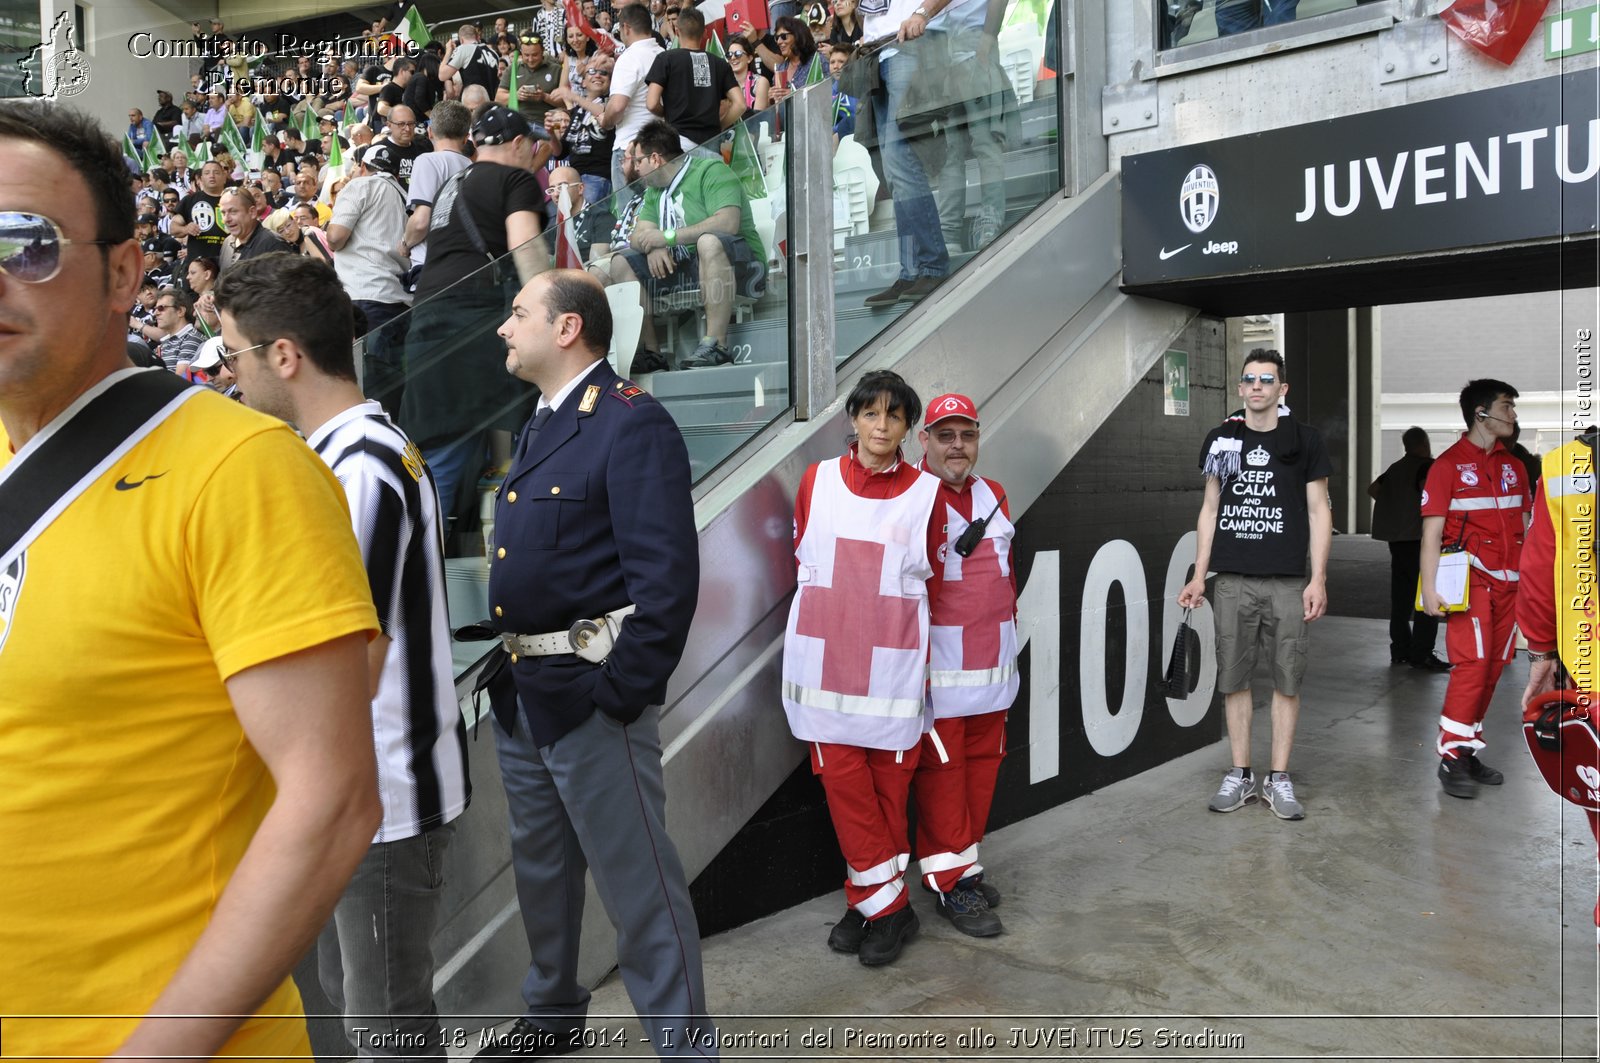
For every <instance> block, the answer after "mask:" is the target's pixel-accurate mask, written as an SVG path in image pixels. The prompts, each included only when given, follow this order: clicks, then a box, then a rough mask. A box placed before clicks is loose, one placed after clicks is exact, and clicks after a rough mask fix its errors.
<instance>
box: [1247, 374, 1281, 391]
mask: <svg viewBox="0 0 1600 1063" xmlns="http://www.w3.org/2000/svg"><path fill="white" fill-rule="evenodd" d="M1258 380H1259V381H1261V383H1263V384H1265V385H1266V386H1267V387H1269V388H1270V387H1271V386H1272V385H1274V384H1276V383H1277V382H1278V378H1277V377H1276V376H1274V375H1273V374H1272V373H1259V374H1258V373H1245V374H1244V375H1243V376H1241V377H1240V378H1239V383H1241V384H1254V383H1255V382H1256V381H1258Z"/></svg>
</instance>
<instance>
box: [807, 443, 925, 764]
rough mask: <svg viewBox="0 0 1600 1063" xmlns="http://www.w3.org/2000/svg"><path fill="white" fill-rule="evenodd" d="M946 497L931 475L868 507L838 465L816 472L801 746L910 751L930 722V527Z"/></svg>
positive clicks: (810, 528) (809, 547)
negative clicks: (938, 504)
mask: <svg viewBox="0 0 1600 1063" xmlns="http://www.w3.org/2000/svg"><path fill="white" fill-rule="evenodd" d="M938 490H939V481H938V480H937V479H936V478H934V477H933V476H930V475H928V474H927V473H924V474H923V475H922V476H921V478H919V479H918V480H917V482H916V483H915V484H913V485H912V486H911V487H910V488H908V489H907V490H906V491H904V492H902V493H901V494H900V495H898V496H896V497H894V498H882V499H879V498H862V497H860V496H859V495H856V494H855V493H853V492H852V491H851V490H850V489H849V488H848V487H847V486H845V482H844V477H843V476H842V475H841V474H840V471H839V463H838V462H837V461H825V462H823V463H822V464H820V465H819V466H818V467H817V475H816V479H815V481H814V483H813V484H812V494H811V507H810V516H809V517H808V518H807V520H806V530H805V532H804V534H803V535H802V536H801V539H800V544H799V546H798V547H797V548H796V550H795V558H796V560H797V561H798V562H799V571H798V574H797V579H798V581H799V588H798V589H797V590H796V592H795V596H794V604H793V605H792V606H791V607H790V609H789V627H788V630H787V632H786V634H785V635H784V642H783V708H784V711H785V712H786V713H787V714H788V716H789V729H790V730H791V731H793V732H794V736H795V737H796V738H798V739H801V740H802V741H806V742H833V743H837V744H840V745H852V746H865V747H867V748H869V749H910V748H911V747H913V746H915V745H916V744H917V742H918V741H919V740H920V739H921V737H922V733H923V732H924V731H926V730H927V729H928V726H929V725H930V724H931V722H932V715H931V714H930V713H929V712H928V710H927V707H926V704H925V701H926V699H925V697H924V693H923V691H924V685H925V683H926V681H927V662H928V584H927V580H928V577H929V576H931V575H933V568H932V566H931V565H930V564H929V562H928V520H929V518H930V517H931V515H932V513H933V505H934V497H935V495H937V494H938Z"/></svg>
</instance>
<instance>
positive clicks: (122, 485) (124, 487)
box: [116, 470, 171, 491]
mask: <svg viewBox="0 0 1600 1063" xmlns="http://www.w3.org/2000/svg"><path fill="white" fill-rule="evenodd" d="M168 471H169V472H170V471H171V470H168ZM165 475H166V473H165V472H158V473H156V474H155V475H153V476H146V477H144V478H143V479H140V480H134V481H133V482H132V483H129V482H128V478H127V477H126V476H124V477H122V478H121V479H120V480H118V481H117V484H116V486H117V490H118V491H132V490H133V489H134V488H135V487H138V486H139V485H141V484H144V483H148V482H149V481H151V480H159V479H161V478H162V477H163V476H165Z"/></svg>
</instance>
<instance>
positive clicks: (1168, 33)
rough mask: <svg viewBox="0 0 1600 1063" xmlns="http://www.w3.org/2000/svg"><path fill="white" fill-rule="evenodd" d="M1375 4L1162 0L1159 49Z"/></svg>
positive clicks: (1320, 0) (1332, 0)
mask: <svg viewBox="0 0 1600 1063" xmlns="http://www.w3.org/2000/svg"><path fill="white" fill-rule="evenodd" d="M1373 2H1375V0H1160V4H1161V29H1160V44H1159V46H1160V47H1162V48H1177V47H1180V46H1182V45H1188V44H1200V43H1201V42H1203V41H1214V40H1217V39H1219V38H1222V37H1232V36H1233V35H1235V34H1238V33H1245V32H1248V31H1250V30H1256V29H1262V28H1263V27H1267V26H1282V25H1285V24H1287V23H1291V22H1300V21H1304V20H1305V19H1308V18H1315V17H1316V16H1318V15H1326V14H1329V13H1330V12H1333V11H1346V10H1349V9H1350V8H1352V7H1357V6H1359V5H1361V4H1364V3H1373Z"/></svg>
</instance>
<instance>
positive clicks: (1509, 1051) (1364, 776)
mask: <svg viewBox="0 0 1600 1063" xmlns="http://www.w3.org/2000/svg"><path fill="white" fill-rule="evenodd" d="M1384 632H1385V628H1384V625H1383V622H1382V621H1378V620H1370V619H1357V618H1349V617H1330V618H1328V619H1326V620H1324V621H1322V622H1320V623H1319V624H1317V626H1316V627H1315V629H1314V636H1313V637H1314V648H1313V657H1312V664H1311V670H1310V674H1309V676H1308V678H1307V682H1306V688H1305V691H1304V709H1303V711H1302V716H1301V720H1300V727H1299V733H1298V738H1297V743H1296V747H1295V755H1294V761H1293V772H1294V776H1295V779H1296V784H1297V787H1298V790H1299V794H1300V797H1301V800H1302V801H1303V803H1304V804H1305V807H1306V812H1307V817H1306V819H1305V820H1303V821H1301V822H1298V823H1290V822H1284V821H1280V820H1278V819H1276V818H1274V817H1273V816H1272V815H1271V814H1270V813H1269V812H1268V811H1266V809H1265V808H1263V807H1261V806H1259V805H1256V804H1252V805H1248V806H1246V807H1245V808H1243V809H1241V810H1239V811H1238V812H1234V813H1231V814H1228V815H1217V814H1214V813H1210V812H1208V811H1207V810H1206V802H1207V800H1208V799H1209V798H1210V796H1211V794H1212V792H1213V791H1214V790H1215V787H1216V784H1217V782H1218V780H1219V778H1220V777H1221V773H1222V771H1223V770H1224V769H1225V768H1226V766H1227V761H1228V756H1227V751H1226V745H1225V744H1223V743H1219V744H1217V745H1216V746H1213V747H1211V748H1209V749H1206V750H1203V751H1201V752H1199V753H1196V754H1193V755H1191V756H1188V757H1185V758H1182V759H1180V760H1177V761H1174V762H1171V763H1169V764H1166V765H1163V766H1161V767H1159V768H1156V769H1154V770H1152V771H1149V772H1146V773H1144V774H1142V775H1139V776H1137V777H1135V778H1133V779H1130V780H1127V781H1125V782H1120V783H1117V784H1116V785H1114V786H1111V787H1109V788H1107V789H1106V790H1104V791H1102V792H1099V793H1095V794H1092V795H1090V796H1088V797H1085V798H1083V799H1080V800H1077V801H1074V802H1072V803H1070V804H1068V805H1065V806H1063V807H1060V808H1057V809H1055V810H1053V811H1051V812H1048V813H1045V814H1043V815H1040V816H1037V817H1034V818H1033V819H1030V820H1027V821H1025V822H1022V823H1019V824H1016V825H1014V826H1011V827H1008V828H1006V829H1004V830H1001V831H998V832H996V833H995V834H993V835H991V836H990V837H989V838H988V839H987V840H986V841H985V843H984V864H985V866H986V867H988V868H989V871H990V880H991V881H992V882H993V883H995V884H996V885H997V886H998V887H999V888H1000V889H1001V890H1002V891H1004V895H1005V899H1004V903H1003V905H1002V907H1001V909H1000V912H999V914H1000V915H1002V916H1003V918H1004V920H1005V925H1006V933H1005V934H1004V935H1002V936H1000V937H998V938H993V939H988V940H975V939H971V938H967V937H963V936H962V935H961V934H959V933H957V932H956V931H955V930H954V929H953V928H952V927H951V926H949V925H948V924H947V923H945V922H944V921H943V920H942V919H940V918H939V917H938V916H937V915H936V914H935V913H934V911H933V907H932V905H931V904H930V903H929V900H928V898H927V896H926V895H925V894H922V893H921V892H920V891H919V892H918V893H917V896H916V897H915V900H914V903H915V905H916V908H917V910H918V912H919V913H920V914H921V916H922V932H921V934H920V935H919V936H918V938H917V939H916V940H915V941H914V942H913V943H912V944H911V945H910V946H909V947H908V948H907V950H906V952H905V954H904V955H903V956H902V957H901V959H900V961H899V962H898V963H896V964H895V965H893V966H891V967H888V968H881V969H877V970H869V969H866V968H863V967H861V966H860V965H859V964H858V963H857V962H856V961H855V959H854V958H853V957H849V956H841V955H837V954H834V953H831V952H829V951H828V949H827V947H826V945H825V939H826V935H827V932H828V928H829V926H830V925H831V924H832V922H833V921H834V920H835V919H837V918H838V916H839V915H840V913H841V912H843V910H844V906H843V902H842V900H841V895H840V894H834V895H831V896H828V897H824V898H820V899H818V900H816V901H813V902H810V903H808V904H804V905H801V906H799V907H797V908H794V909H791V910H789V911H786V912H781V913H779V914H777V915H774V916H771V917H769V918H767V919H763V920H760V921H759V922H756V923H752V924H749V925H747V926H744V927H740V928H738V929H736V930H733V931H730V932H728V933H725V934H721V935H719V936H717V937H714V938H711V939H709V940H708V941H707V942H706V943H705V946H706V947H705V966H706V978H707V983H708V993H709V996H710V1000H711V1005H712V1010H713V1012H714V1014H715V1015H716V1016H717V1019H718V1022H719V1024H720V1027H721V1030H722V1032H723V1035H724V1036H725V1037H728V1038H732V1037H734V1036H735V1035H749V1034H750V1033H752V1032H754V1033H757V1034H765V1035H767V1037H768V1038H769V1041H776V1042H777V1043H776V1044H772V1045H771V1046H770V1047H757V1048H753V1049H742V1048H728V1049H725V1050H724V1053H723V1058H724V1059H735V1058H738V1059H744V1058H750V1059H795V1060H798V1059H848V1058H855V1059H918V1060H924V1059H976V1058H986V1059H1004V1058H1014V1059H1015V1058H1022V1059H1046V1058H1082V1059H1094V1058H1147V1059H1148V1058H1162V1059H1179V1058H1257V1059H1262V1058H1265V1059H1290V1058H1297V1059H1327V1060H1332V1059H1364V1060H1372V1059H1419V1058H1428V1059H1463V1060H1464V1059H1488V1058H1495V1059H1534V1058H1538V1059H1591V1060H1592V1059H1595V1058H1596V1055H1597V1041H1596V1026H1597V1023H1596V973H1597V969H1596V948H1595V929H1594V925H1593V922H1592V914H1593V909H1594V903H1595V886H1596V863H1595V847H1594V841H1593V838H1592V837H1591V835H1590V833H1589V829H1588V826H1587V824H1586V823H1585V821H1584V818H1583V816H1582V814H1581V813H1580V812H1578V811H1576V810H1575V809H1571V806H1568V805H1566V804H1564V803H1563V802H1561V801H1559V800H1558V799H1557V798H1556V797H1555V796H1554V795H1553V794H1552V793H1551V792H1550V791H1549V790H1548V789H1547V788H1546V787H1545V786H1544V784H1543V782H1542V781H1541V779H1540V778H1539V777H1538V775H1537V774H1536V772H1535V770H1534V768H1533V764H1532V761H1531V760H1530V759H1529V757H1528V754H1527V752H1526V749H1525V747H1524V746H1523V744H1522V738H1521V735H1520V731H1519V723H1518V721H1519V714H1518V711H1517V701H1518V698H1519V696H1520V692H1521V689H1522V685H1523V683H1524V682H1525V681H1526V675H1527V665H1526V664H1525V663H1523V662H1521V661H1520V660H1519V662H1518V663H1517V664H1515V665H1513V666H1512V667H1511V668H1510V669H1509V670H1508V671H1507V673H1506V676H1505V678H1504V680H1503V681H1502V683H1501V686H1500V690H1499V692H1498V696H1497V697H1496V700H1495V702H1494V705H1493V708H1492V710H1491V712H1490V715H1489V720H1488V734H1489V738H1490V748H1489V749H1488V751H1487V752H1486V753H1485V755H1484V759H1485V760H1486V761H1488V762H1489V763H1491V764H1493V765H1495V766H1497V767H1500V768H1502V769H1503V770H1504V771H1505V774H1506V783H1505V785H1504V786H1503V787H1500V788H1499V789H1490V790H1488V791H1487V792H1485V793H1483V794H1482V796H1480V797H1479V798H1478V799H1476V800H1472V801H1463V800H1457V799H1452V798H1449V797H1446V796H1444V795H1443V794H1442V792H1441V791H1440V789H1439V785H1438V783H1437V781H1436V780H1435V778H1434V766H1435V764H1436V758H1435V756H1434V753H1433V742H1434V728H1435V721H1436V720H1437V718H1438V706H1439V703H1440V698H1441V696H1442V695H1443V692H1444V688H1445V683H1446V680H1445V678H1444V677H1440V676H1433V675H1429V674H1426V673H1421V672H1416V671H1412V670H1410V669H1393V668H1390V667H1389V666H1388V664H1387V660H1388V651H1387V642H1386V638H1385V634H1384ZM1256 693H1257V703H1258V705H1259V706H1261V708H1260V709H1259V710H1258V712H1257V718H1256V719H1257V726H1258V730H1257V733H1256V735H1255V742H1254V747H1255V751H1256V759H1257V762H1258V763H1265V761H1266V749H1267V742H1268V733H1267V731H1266V730H1265V728H1266V726H1267V718H1266V711H1265V703H1266V699H1267V697H1268V695H1269V689H1268V686H1267V685H1265V684H1258V689H1257V692H1256ZM607 1016H612V1017H613V1018H610V1019H608V1018H607ZM590 1025H591V1028H593V1029H594V1030H596V1031H600V1030H610V1031H622V1032H625V1033H626V1034H627V1037H628V1045H627V1046H626V1047H622V1046H615V1045H614V1046H612V1047H609V1048H596V1049H593V1050H590V1051H589V1052H587V1053H586V1054H587V1055H588V1056H590V1057H592V1058H622V1057H627V1056H631V1057H634V1058H641V1057H648V1055H649V1046H647V1045H642V1044H640V1042H639V1039H638V1038H639V1032H640V1030H639V1026H638V1024H637V1022H636V1021H635V1020H634V1019H633V1017H632V1011H631V1008H630V1006H629V1004H628V1001H627V997H626V995H625V994H624V992H623V990H622V987H621V983H620V980H618V979H617V978H616V976H615V975H613V976H612V977H610V978H609V979H608V980H607V981H606V982H605V983H604V984H603V985H602V986H601V987H600V988H599V990H597V992H596V994H595V998H594V1004H593V1008H592V1011H591V1022H590ZM974 1028H976V1030H977V1031H978V1032H977V1034H976V1035H975V1036H974V1035H973V1034H972V1033H971V1031H972V1030H973V1029H974ZM808 1030H810V1031H814V1032H816V1033H821V1034H824V1035H826V1034H830V1033H831V1036H832V1042H831V1044H826V1045H821V1046H817V1045H810V1044H805V1043H803V1041H802V1038H803V1037H804V1035H805V1034H806V1033H807V1031H808ZM1096 1030H1098V1031H1099V1032H1094V1031H1096ZM1163 1030H1165V1031H1168V1032H1167V1033H1166V1034H1162V1033H1160V1032H1159V1031H1163ZM1058 1031H1059V1032H1058ZM963 1033H966V1034H967V1035H968V1037H967V1042H966V1043H961V1042H958V1037H960V1036H961V1035H962V1034H963ZM985 1033H986V1034H987V1035H988V1036H990V1037H993V1038H994V1041H993V1042H992V1043H990V1042H988V1041H986V1040H983V1037H984V1034H985ZM785 1035H787V1044H784V1043H783V1041H782V1038H783V1037H784V1036H785ZM940 1035H942V1036H943V1037H944V1038H945V1040H944V1042H943V1043H940V1042H939V1041H938V1040H937V1038H938V1037H939V1036H940ZM1179 1036H1188V1037H1190V1038H1192V1040H1190V1041H1188V1042H1184V1041H1181V1040H1177V1039H1176V1038H1177V1037H1179ZM896 1037H899V1038H900V1040H898V1041H896V1040H893V1039H894V1038H896ZM1051 1037H1054V1038H1055V1040H1054V1041H1053V1042H1052V1041H1050V1040H1048V1039H1049V1038H1051ZM885 1038H888V1039H889V1040H884V1039H885ZM1116 1046H1121V1047H1116Z"/></svg>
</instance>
